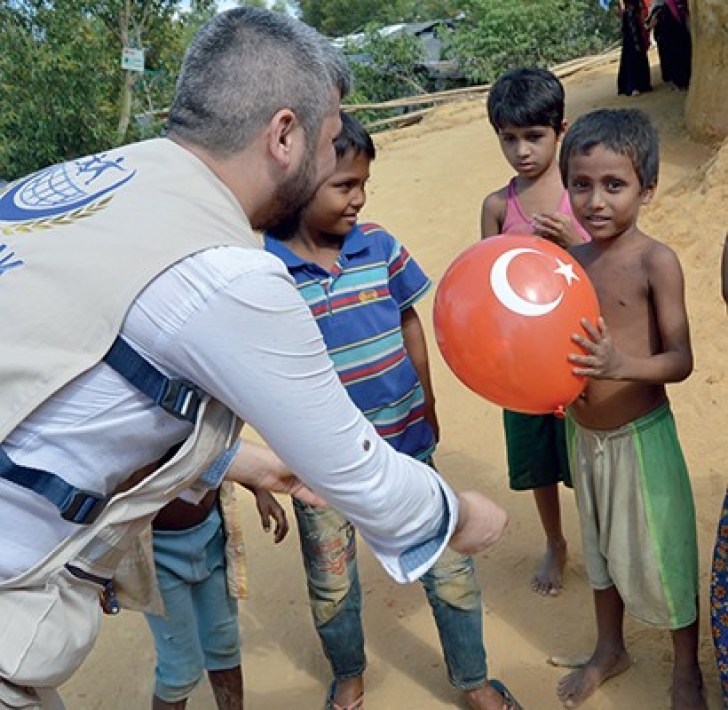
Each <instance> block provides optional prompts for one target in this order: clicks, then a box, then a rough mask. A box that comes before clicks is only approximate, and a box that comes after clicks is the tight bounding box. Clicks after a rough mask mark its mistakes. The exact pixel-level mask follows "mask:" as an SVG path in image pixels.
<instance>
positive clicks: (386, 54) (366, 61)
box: [344, 27, 425, 103]
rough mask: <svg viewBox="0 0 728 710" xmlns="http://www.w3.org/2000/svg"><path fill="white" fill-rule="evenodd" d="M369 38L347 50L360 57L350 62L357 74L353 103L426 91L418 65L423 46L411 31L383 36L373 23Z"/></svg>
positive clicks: (355, 75)
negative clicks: (409, 32) (419, 74)
mask: <svg viewBox="0 0 728 710" xmlns="http://www.w3.org/2000/svg"><path fill="white" fill-rule="evenodd" d="M365 36H366V39H365V40H364V42H363V43H362V44H361V45H360V46H358V47H347V48H345V49H344V53H345V54H349V55H352V56H353V57H355V58H358V59H357V60H356V61H351V62H350V65H351V68H352V72H353V74H354V88H355V93H354V94H353V95H352V97H351V98H350V99H349V102H350V103H370V102H378V101H387V100H389V99H396V98H398V97H400V96H411V95H412V94H422V93H425V89H424V87H423V86H422V84H421V83H420V81H421V80H420V77H419V76H418V72H417V69H416V65H417V62H419V61H420V60H421V59H422V57H423V53H422V46H421V45H420V43H419V41H418V40H417V38H416V37H414V36H413V35H410V34H397V35H394V36H391V37H383V36H382V35H381V34H380V33H379V32H377V31H376V29H375V28H373V27H369V28H367V30H366V32H365Z"/></svg>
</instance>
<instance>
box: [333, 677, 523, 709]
mask: <svg viewBox="0 0 728 710" xmlns="http://www.w3.org/2000/svg"><path fill="white" fill-rule="evenodd" d="M488 682H489V683H490V687H491V688H493V690H495V691H496V692H497V693H500V695H501V696H502V697H503V700H504V701H505V703H506V707H507V708H508V710H523V708H522V707H521V704H520V703H519V702H518V700H516V699H515V698H514V697H513V695H511V691H510V690H508V688H506V686H505V685H504V684H503V683H502V682H501V681H499V680H496V679H495V678H491V679H490V680H489V681H488ZM334 710H336V709H334Z"/></svg>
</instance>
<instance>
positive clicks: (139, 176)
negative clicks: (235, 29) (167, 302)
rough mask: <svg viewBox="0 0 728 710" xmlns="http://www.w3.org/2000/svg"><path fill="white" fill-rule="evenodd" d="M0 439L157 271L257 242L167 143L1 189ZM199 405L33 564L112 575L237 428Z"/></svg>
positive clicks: (221, 413) (77, 368) (37, 577)
mask: <svg viewBox="0 0 728 710" xmlns="http://www.w3.org/2000/svg"><path fill="white" fill-rule="evenodd" d="M0 232H1V233H2V235H3V236H2V243H0V297H1V301H0V302H1V303H2V308H0V332H2V333H3V347H2V348H0V440H2V439H4V438H5V436H7V434H8V433H9V432H10V431H12V430H13V429H14V427H15V426H16V425H17V424H18V423H19V422H20V421H22V420H23V418H24V417H26V416H27V415H28V413H30V412H31V411H33V409H35V408H36V407H37V406H38V405H39V404H40V403H42V402H43V401H44V400H45V399H47V398H48V397H50V396H51V395H52V394H53V393H54V392H55V391H56V390H58V389H59V388H60V387H62V386H63V385H64V384H66V383H67V382H69V381H70V380H71V379H73V378H74V377H75V376H77V375H78V374H80V373H82V372H84V371H85V370H87V369H88V368H90V367H92V366H93V365H94V364H96V363H97V362H99V360H100V359H101V358H102V357H103V355H104V354H105V352H106V351H107V350H108V348H109V346H110V345H111V343H112V342H113V340H114V338H115V337H116V335H117V333H118V331H119V328H120V327H121V324H122V321H123V319H124V316H125V314H126V312H127V310H128V309H129V307H130V305H131V303H132V301H133V300H134V298H135V297H136V296H137V295H138V294H139V292H140V291H141V290H142V289H143V288H144V287H145V286H146V285H147V284H148V283H149V282H150V281H151V280H152V279H153V278H154V277H155V276H156V275H158V274H159V273H160V272H161V271H163V270H164V269H165V268H167V267H168V266H170V265H171V264H173V263H175V262H176V261H179V260H180V259H182V258H184V257H185V256H187V255H189V254H191V253H194V252H197V251H201V250H203V249H206V248H210V247H213V246H218V245H225V244H228V245H236V246H242V247H246V248H261V247H260V244H259V242H258V240H257V239H256V237H255V235H254V234H253V232H252V229H251V228H250V224H249V222H248V220H247V218H246V216H245V214H244V212H243V211H242V209H241V208H240V206H239V204H238V203H237V201H236V200H235V198H234V197H233V195H232V194H231V193H230V191H229V190H228V189H227V188H226V187H225V185H223V184H222V183H221V182H220V181H219V180H218V179H217V178H216V177H215V176H214V175H213V174H212V173H211V172H210V171H209V170H208V168H207V167H206V166H205V165H204V164H203V163H202V162H200V161H199V160H198V159H197V158H196V157H195V156H194V155H192V154H191V153H190V152H188V151H187V150H185V149H183V148H181V147H180V146H178V145H176V144H175V143H173V142H172V141H169V140H166V139H158V140H152V141H146V142H143V143H138V144H134V145H130V146H125V147H123V148H120V149H117V150H114V151H109V152H108V153H104V154H102V155H97V156H92V157H87V158H83V159H80V160H77V161H73V162H70V163H66V164H63V165H60V166H54V167H52V168H48V169H47V170H43V171H41V172H39V173H36V174H35V175H32V176H30V177H29V178H25V179H23V180H20V181H18V182H16V183H14V184H12V185H10V186H9V187H8V188H7V189H6V191H5V192H4V193H3V194H2V195H0ZM239 429H240V423H239V422H238V421H237V419H236V418H235V416H234V415H233V414H232V413H231V412H229V411H228V410H227V409H226V408H224V407H223V406H222V405H220V404H218V403H216V402H208V404H207V406H206V407H203V408H202V409H201V412H200V415H199V416H198V422H197V427H196V429H195V432H194V434H193V436H192V437H191V438H190V439H189V440H188V441H187V443H186V444H185V446H184V447H183V448H182V449H181V450H180V451H179V452H178V454H177V456H175V457H174V458H173V459H172V461H170V462H169V463H168V464H167V465H166V466H164V467H163V468H162V469H160V470H158V471H157V472H155V473H154V474H153V475H152V476H149V477H147V478H146V479H145V480H144V481H142V482H141V483H139V484H137V485H136V486H135V487H134V488H132V489H131V490H129V491H126V492H125V493H123V494H120V495H119V496H116V497H115V498H114V500H113V501H112V502H111V503H110V504H109V506H108V507H107V509H106V510H105V511H104V513H102V515H101V516H100V517H99V518H98V520H97V521H96V522H95V523H94V524H93V525H90V526H79V529H78V531H77V533H76V534H75V535H74V536H73V537H72V538H70V539H69V540H67V541H66V542H65V543H63V544H62V545H61V546H60V548H59V549H57V550H54V551H53V552H52V553H51V554H50V555H49V556H48V557H47V558H46V560H44V561H41V563H39V564H38V565H37V566H36V567H34V568H33V570H29V571H28V572H27V573H26V574H24V575H21V577H19V578H16V579H15V580H11V581H10V582H8V583H5V584H3V585H0V588H8V587H27V586H28V585H33V584H38V583H40V582H41V580H42V579H43V578H44V576H46V575H47V574H48V573H49V572H52V571H53V570H55V569H57V568H58V567H61V566H62V565H63V564H65V563H66V562H68V561H70V560H73V561H74V564H77V565H78V566H79V567H81V568H82V569H85V570H86V571H88V572H90V573H92V574H95V575H97V576H100V577H112V576H113V574H114V570H115V569H116V567H117V565H118V563H119V561H120V559H121V557H122V556H123V555H124V554H125V552H126V550H127V549H128V547H129V546H130V544H131V543H132V542H133V539H134V538H135V537H136V536H137V535H138V534H139V533H140V532H141V531H142V530H143V529H144V528H145V527H146V525H147V523H148V522H149V520H150V519H151V517H153V515H154V514H155V513H156V511H157V510H158V509H159V508H160V507H161V506H162V505H164V504H165V503H167V502H168V501H170V500H172V499H174V498H175V497H176V496H177V495H178V494H179V493H180V492H181V491H182V490H183V489H184V488H186V487H187V486H188V485H189V484H190V483H191V482H192V481H194V479H195V478H196V477H197V476H198V475H199V474H200V473H201V472H202V471H203V470H204V469H205V467H206V466H207V465H209V464H210V463H211V462H212V461H213V460H214V459H215V458H216V457H217V455H218V454H219V453H220V452H221V451H222V449H223V448H224V447H226V446H229V445H230V443H231V442H232V441H233V440H234V438H235V437H236V436H237V435H238V433H239Z"/></svg>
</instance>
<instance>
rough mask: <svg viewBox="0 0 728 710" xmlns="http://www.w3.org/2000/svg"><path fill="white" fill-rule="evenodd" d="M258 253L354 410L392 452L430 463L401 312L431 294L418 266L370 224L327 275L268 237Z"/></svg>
mask: <svg viewBox="0 0 728 710" xmlns="http://www.w3.org/2000/svg"><path fill="white" fill-rule="evenodd" d="M265 248H266V249H267V250H268V251H269V252H271V253H273V254H275V255H276V256H278V257H279V258H280V259H281V260H282V261H283V263H284V264H285V265H286V267H287V269H288V271H289V273H290V274H291V276H292V277H293V278H294V279H295V280H296V284H297V286H298V290H299V292H300V293H301V295H302V296H303V298H304V299H305V301H306V303H307V304H308V306H309V308H310V309H311V312H312V313H313V316H314V318H315V319H316V322H317V323H318V326H319V328H320V330H321V333H322V335H323V338H324V342H325V343H326V347H327V349H328V351H329V355H330V356H331V359H332V360H333V362H334V366H335V367H336V371H337V372H338V374H339V377H340V378H341V381H342V383H343V384H344V386H345V387H346V389H347V391H348V392H349V396H350V397H351V399H352V400H353V402H354V404H356V406H357V407H359V409H360V410H361V411H362V412H363V413H364V415H365V416H366V417H367V419H369V421H370V422H371V423H372V424H373V425H374V427H375V428H376V429H377V431H378V432H379V434H380V435H381V436H382V437H383V438H384V439H386V440H387V441H388V442H389V443H390V444H391V445H392V446H393V447H394V448H395V449H397V450H398V451H401V452H403V453H406V454H409V455H410V456H414V457H416V458H418V459H426V458H427V457H428V456H430V455H431V454H432V452H433V451H434V448H435V438H434V434H433V431H432V428H431V427H430V425H429V424H428V423H427V422H426V421H425V418H424V393H423V390H422V385H421V383H420V381H419V378H418V376H417V372H416V371H415V368H414V366H413V364H412V361H411V360H410V358H409V356H408V355H407V351H406V350H405V348H404V340H403V337H402V312H403V311H405V310H406V309H408V308H410V307H411V306H413V305H414V304H415V303H416V302H417V301H419V300H420V298H422V296H423V295H424V294H425V293H427V291H428V290H429V288H430V286H431V282H430V280H429V279H428V278H427V276H426V275H425V274H424V272H423V271H422V269H420V267H419V265H418V264H417V262H415V260H414V259H413V258H412V257H411V256H410V254H409V252H408V251H407V250H406V249H405V247H404V246H402V244H400V243H399V242H398V241H397V240H396V239H395V238H394V237H393V236H392V235H391V234H389V233H388V232H386V231H385V230H384V229H382V228H381V227H380V226H379V225H377V224H359V225H357V226H356V227H354V229H352V231H351V232H349V234H347V235H346V237H344V242H343V244H342V247H341V252H340V254H339V257H338V259H337V261H336V264H335V265H334V267H333V269H332V270H331V272H328V271H327V270H326V269H324V268H322V267H321V266H319V265H318V264H314V263H311V262H307V261H304V260H303V259H301V258H300V257H299V256H297V255H296V254H294V253H293V252H292V251H291V250H290V249H289V248H288V247H287V246H286V244H285V242H281V241H279V240H277V239H274V238H272V237H270V236H268V235H266V237H265Z"/></svg>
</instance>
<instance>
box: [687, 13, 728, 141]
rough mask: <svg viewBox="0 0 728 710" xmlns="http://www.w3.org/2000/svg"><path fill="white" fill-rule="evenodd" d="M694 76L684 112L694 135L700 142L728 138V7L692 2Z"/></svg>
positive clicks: (691, 27) (689, 128)
mask: <svg viewBox="0 0 728 710" xmlns="http://www.w3.org/2000/svg"><path fill="white" fill-rule="evenodd" d="M690 11H691V24H690V30H691V32H692V36H693V75H692V79H691V83H690V90H689V92H688V98H687V103H686V110H685V120H686V123H687V126H688V130H689V131H690V133H691V135H692V136H693V137H695V138H697V139H699V140H716V139H717V140H722V139H724V138H726V137H727V136H728V110H726V109H727V108H728V80H726V76H728V3H726V0H691V3H690Z"/></svg>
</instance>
